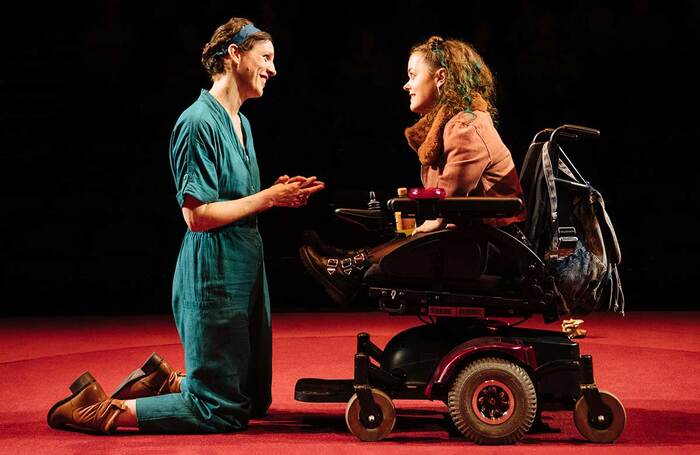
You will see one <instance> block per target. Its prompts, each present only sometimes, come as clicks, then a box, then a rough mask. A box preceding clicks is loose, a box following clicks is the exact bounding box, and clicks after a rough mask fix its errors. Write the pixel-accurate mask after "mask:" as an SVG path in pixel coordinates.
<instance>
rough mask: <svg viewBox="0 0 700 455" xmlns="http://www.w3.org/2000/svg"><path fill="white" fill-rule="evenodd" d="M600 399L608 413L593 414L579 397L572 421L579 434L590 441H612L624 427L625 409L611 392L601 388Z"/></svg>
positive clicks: (582, 398) (585, 402) (584, 400)
mask: <svg viewBox="0 0 700 455" xmlns="http://www.w3.org/2000/svg"><path fill="white" fill-rule="evenodd" d="M599 393H600V399H601V400H603V404H605V405H606V406H607V407H609V408H610V414H609V415H604V416H594V415H591V414H590V412H589V409H590V408H589V406H588V402H587V401H586V399H585V397H583V396H582V397H581V398H579V399H578V401H577V402H576V408H575V409H574V423H575V424H576V429H577V430H578V432H579V433H581V436H583V437H584V438H586V439H588V440H589V441H591V442H601V443H611V442H614V441H615V440H616V439H617V438H618V437H620V435H621V434H622V431H623V430H624V429H625V423H626V422H627V411H625V407H624V406H623V405H622V402H621V401H620V400H619V399H618V398H617V397H616V396H615V395H613V394H612V393H610V392H606V391H604V390H601V391H600V392H599Z"/></svg>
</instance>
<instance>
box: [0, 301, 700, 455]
mask: <svg viewBox="0 0 700 455" xmlns="http://www.w3.org/2000/svg"><path fill="white" fill-rule="evenodd" d="M419 324H421V322H420V321H419V320H418V319H417V318H415V317H404V316H401V317H395V316H394V317H392V316H389V315H387V314H384V313H379V312H365V313H317V314H310V313H275V314H273V330H274V355H273V364H274V370H273V371H274V378H273V403H272V407H271V409H270V413H269V415H268V417H266V418H265V419H262V420H253V421H251V424H250V427H249V429H248V431H246V432H243V433H238V434H227V435H183V436H161V435H139V434H138V433H124V434H117V435H114V436H91V435H85V434H81V433H73V432H63V431H56V430H52V429H50V428H49V427H48V426H47V425H46V412H47V411H48V409H49V408H50V407H51V405H52V404H53V403H54V402H55V401H58V400H59V399H61V398H63V397H65V396H67V395H68V385H69V384H70V383H71V382H72V381H73V380H74V379H75V378H76V377H77V376H78V375H80V374H81V373H83V372H84V371H86V370H89V371H90V372H91V373H92V374H93V375H94V376H95V377H96V378H97V380H98V381H99V382H100V383H101V384H102V386H103V387H104V389H105V391H106V392H107V393H108V394H109V393H111V392H112V391H113V390H114V389H115V388H116V386H117V385H118V384H119V383H120V382H121V380H122V379H123V377H124V376H125V375H126V374H128V373H129V372H130V371H131V370H133V369H134V368H136V367H138V366H140V365H141V363H142V362H143V361H144V360H145V359H146V357H148V355H149V354H150V353H151V352H153V351H156V352H158V353H159V354H161V355H162V356H163V357H165V358H166V359H167V360H168V362H169V363H170V364H171V365H173V366H174V367H176V368H182V367H184V365H183V360H182V348H181V347H180V344H179V339H178V336H177V332H176V330H175V327H174V325H173V323H172V318H171V317H170V316H167V315H163V316H135V317H118V318H106V317H65V318H64V317H52V318H5V319H0V346H1V347H2V348H1V349H0V398H1V400H0V403H1V404H2V408H1V409H0V453H12V454H24V453H32V454H42V453H61V454H63V453H140V454H157V453H168V454H173V453H188V454H189V453H207V454H208V453H224V452H226V453H256V454H263V453H275V454H278V453H284V454H288V453H300V454H301V453H303V454H305V455H311V454H316V453H318V454H324V455H326V454H328V453H334V454H340V453H353V454H354V453H358V452H370V451H372V452H376V453H382V454H383V455H386V454H394V453H397V454H398V453H425V452H426V451H428V450H430V451H438V450H439V451H440V452H439V453H440V454H447V453H465V451H469V453H499V454H501V453H542V454H545V453H547V454H549V453H552V452H555V453H558V454H559V453H574V452H575V453H587V452H590V453H593V452H594V451H596V453H599V452H597V451H599V450H601V449H602V450H604V451H605V452H604V453H635V454H639V453H661V452H664V453H667V452H669V451H671V450H683V451H685V452H686V453H700V393H698V390H700V335H699V332H700V330H699V329H700V312H629V313H628V314H627V315H626V316H625V317H622V316H619V315H614V314H603V313H600V314H595V315H591V316H589V317H587V318H586V323H585V325H584V327H585V328H586V329H587V330H588V336H587V337H586V338H585V339H582V340H580V345H581V353H582V354H591V355H593V359H594V369H595V376H596V382H597V384H598V386H599V387H600V388H601V389H604V390H609V391H610V392H612V393H614V394H615V395H616V396H617V397H619V398H620V399H621V400H622V402H623V403H624V405H625V407H626V409H627V416H628V421H627V427H626V429H625V432H624V433H623V434H622V436H621V437H620V439H619V440H618V441H617V442H616V443H615V444H614V445H606V446H602V447H601V446H599V445H595V444H591V443H587V442H586V441H585V440H584V439H583V438H582V437H581V436H580V435H579V434H578V432H577V431H576V428H575V426H574V424H573V419H572V415H571V412H557V413H545V415H544V418H545V422H546V423H548V424H549V426H550V427H552V428H554V429H556V430H557V431H556V432H552V433H543V434H529V435H527V436H526V437H525V438H523V440H521V441H520V442H519V443H518V444H516V445H514V446H500V447H480V446H476V445H474V444H472V443H470V442H468V441H466V440H464V439H461V438H450V437H449V436H448V433H447V430H446V428H445V426H444V424H443V418H444V417H443V415H444V413H445V412H446V411H447V409H446V407H445V406H444V405H443V404H442V403H436V402H430V401H407V400H398V401H396V406H397V412H398V418H397V422H396V427H395V429H394V432H393V433H392V434H391V435H389V437H388V438H387V439H386V440H384V441H381V442H378V443H362V442H360V441H358V440H357V439H356V438H355V437H354V436H352V435H351V434H350V433H349V432H348V430H347V429H346V427H345V421H344V410H345V406H344V405H343V404H314V403H300V402H296V401H294V384H295V382H296V380H297V379H299V378H302V377H320V378H350V377H352V373H353V362H352V359H353V354H354V352H355V335H356V333H357V332H361V331H366V332H369V333H370V334H371V335H372V339H373V341H374V342H375V343H376V344H377V345H379V346H380V347H383V346H384V344H385V343H386V342H387V341H388V340H389V339H390V338H391V336H393V335H394V334H396V333H397V332H398V331H400V330H402V329H404V328H407V327H411V326H414V325H419ZM523 326H524V327H539V328H547V329H550V330H558V329H559V325H558V323H554V324H550V325H545V324H544V323H542V322H541V318H539V317H535V318H532V319H531V320H528V321H526V322H525V323H524V324H523Z"/></svg>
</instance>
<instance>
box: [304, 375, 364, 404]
mask: <svg viewBox="0 0 700 455" xmlns="http://www.w3.org/2000/svg"><path fill="white" fill-rule="evenodd" d="M354 394H355V388H354V386H353V380H352V379H317V378H302V379H299V380H298V381H297V383H296V386H294V399H295V400H297V401H305V402H307V403H347V402H348V401H349V400H350V398H352V396H353V395H354Z"/></svg>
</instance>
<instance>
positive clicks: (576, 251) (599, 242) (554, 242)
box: [520, 125, 625, 316]
mask: <svg viewBox="0 0 700 455" xmlns="http://www.w3.org/2000/svg"><path fill="white" fill-rule="evenodd" d="M599 136H600V132H599V131H598V130H594V129H590V128H586V127H581V126H576V125H563V126H561V127H559V128H556V129H546V130H543V131H541V132H539V133H538V134H537V135H536V136H535V138H534V140H533V142H532V144H531V145H530V147H529V149H528V151H527V155H526V156H525V160H524V162H523V166H522V169H521V172H520V181H521V184H522V186H523V191H524V198H525V203H526V205H527V211H528V219H527V221H526V223H525V226H524V228H525V229H524V230H525V234H526V235H527V237H528V239H529V240H530V242H531V244H532V247H533V250H534V251H535V252H536V253H537V254H538V256H539V257H540V258H542V259H543V261H544V263H545V267H546V273H547V275H548V276H549V277H551V279H552V281H553V285H554V286H553V288H554V289H553V290H554V293H555V300H557V310H558V313H559V315H560V316H565V315H571V316H581V315H585V314H588V313H591V312H593V311H596V310H610V311H615V312H619V313H624V309H625V297H624V293H623V291H622V282H621V281H620V273H619V270H618V265H619V264H620V261H621V258H622V256H621V253H620V246H619V243H618V240H617V235H616V234H615V230H614V228H613V225H612V222H611V221H610V217H609V216H608V214H607V212H606V210H605V203H604V201H603V196H602V195H601V194H600V193H599V192H598V191H597V190H596V189H595V188H593V187H592V186H591V185H590V183H589V182H588V181H586V180H585V179H584V178H583V177H582V176H581V174H580V173H579V172H578V170H577V169H576V167H575V166H574V165H573V163H572V162H571V160H570V159H569V157H568V156H567V155H566V153H564V150H563V149H562V147H561V143H562V142H566V141H575V140H579V139H597V138H598V137H599Z"/></svg>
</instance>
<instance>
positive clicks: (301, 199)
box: [270, 175, 326, 208]
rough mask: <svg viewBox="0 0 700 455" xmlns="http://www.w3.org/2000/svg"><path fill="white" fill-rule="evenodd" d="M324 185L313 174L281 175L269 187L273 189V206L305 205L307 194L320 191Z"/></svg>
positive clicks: (293, 206) (295, 206)
mask: <svg viewBox="0 0 700 455" xmlns="http://www.w3.org/2000/svg"><path fill="white" fill-rule="evenodd" d="M325 186H326V185H325V184H324V183H323V182H322V181H320V180H318V179H317V178H316V177H315V176H312V177H304V176H301V175H297V176H296V177H289V176H288V175H282V176H280V177H279V178H277V180H275V183H274V184H273V185H272V187H270V189H271V190H273V194H274V205H275V206H277V207H292V208H298V207H303V206H305V205H306V203H307V202H308V199H309V196H311V195H312V194H314V193H317V192H319V191H321V190H322V189H323V188H325Z"/></svg>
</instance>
